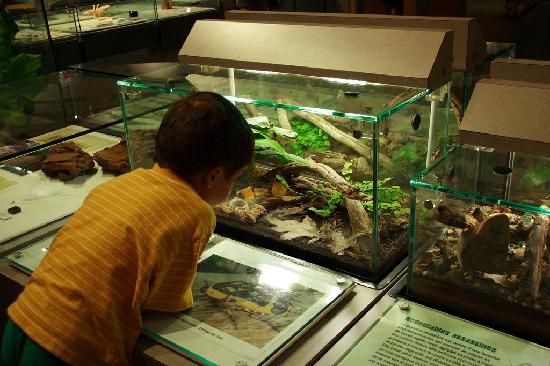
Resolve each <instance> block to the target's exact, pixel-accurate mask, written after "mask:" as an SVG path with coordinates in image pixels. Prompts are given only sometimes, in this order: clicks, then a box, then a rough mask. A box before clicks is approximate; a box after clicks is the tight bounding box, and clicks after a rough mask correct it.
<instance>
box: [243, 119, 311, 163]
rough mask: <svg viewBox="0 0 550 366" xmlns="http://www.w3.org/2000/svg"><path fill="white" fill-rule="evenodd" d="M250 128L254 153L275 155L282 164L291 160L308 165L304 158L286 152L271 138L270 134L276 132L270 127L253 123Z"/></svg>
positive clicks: (274, 134)
mask: <svg viewBox="0 0 550 366" xmlns="http://www.w3.org/2000/svg"><path fill="white" fill-rule="evenodd" d="M250 128H251V129H252V132H253V133H254V149H255V152H256V154H258V155H266V156H275V157H277V158H278V159H279V160H280V161H281V162H282V163H284V164H286V163H288V162H290V161H293V162H295V163H298V164H301V165H306V166H307V165H309V162H308V161H307V160H305V159H304V158H302V157H300V156H298V155H294V154H291V153H288V152H286V150H285V149H284V148H283V147H282V146H281V144H279V143H278V142H277V141H275V140H274V139H273V138H272V136H276V133H275V131H273V130H272V129H271V128H269V127H265V126H258V125H254V124H251V125H250Z"/></svg>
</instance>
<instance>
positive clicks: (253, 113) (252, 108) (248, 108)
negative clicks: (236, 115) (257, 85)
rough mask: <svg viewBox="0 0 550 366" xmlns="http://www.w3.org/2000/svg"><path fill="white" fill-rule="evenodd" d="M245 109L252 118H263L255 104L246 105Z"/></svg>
mask: <svg viewBox="0 0 550 366" xmlns="http://www.w3.org/2000/svg"><path fill="white" fill-rule="evenodd" d="M244 108H245V109H246V112H247V113H248V115H249V116H250V117H259V116H261V114H260V112H258V110H257V109H256V106H255V105H254V104H245V105H244Z"/></svg>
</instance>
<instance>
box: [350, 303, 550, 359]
mask: <svg viewBox="0 0 550 366" xmlns="http://www.w3.org/2000/svg"><path fill="white" fill-rule="evenodd" d="M339 365H340V366H352V365H361V366H363V365H372V366H402V365H414V366H500V365H502V366H505V365H506V366H550V350H549V349H547V348H544V347H541V346H538V345H536V344H533V343H530V342H527V341H524V340H521V339H518V338H515V337H512V336H510V335H507V334H504V333H501V332H498V331H495V330H492V329H489V328H486V327H483V326H480V325H477V324H474V323H471V322H469V321H466V320H463V319H460V318H456V317H453V316H450V315H448V314H445V313H442V312H439V311H436V310H433V309H430V308H427V307H424V306H422V305H419V304H415V303H413V302H410V301H408V300H403V299H400V300H399V301H397V302H396V303H395V304H394V305H393V306H392V307H391V308H390V310H388V312H387V313H386V314H385V315H383V316H382V317H381V318H380V319H379V320H378V321H377V323H375V325H374V326H373V327H372V328H371V329H370V330H369V331H367V332H366V333H365V334H364V335H363V337H362V338H361V339H360V340H359V341H358V342H357V343H356V344H355V345H354V346H353V347H352V348H351V349H350V350H349V351H348V353H347V354H346V355H344V356H343V357H342V359H341V360H340V362H339Z"/></svg>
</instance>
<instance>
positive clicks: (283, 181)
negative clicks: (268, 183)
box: [275, 174, 290, 189]
mask: <svg viewBox="0 0 550 366" xmlns="http://www.w3.org/2000/svg"><path fill="white" fill-rule="evenodd" d="M275 179H277V180H278V181H279V182H281V184H282V185H283V186H285V188H286V189H290V186H289V185H288V182H287V181H286V179H285V177H283V176H282V175H280V174H277V175H275Z"/></svg>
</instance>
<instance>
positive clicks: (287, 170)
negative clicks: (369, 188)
mask: <svg viewBox="0 0 550 366" xmlns="http://www.w3.org/2000/svg"><path fill="white" fill-rule="evenodd" d="M304 171H309V172H312V173H315V174H318V175H320V176H321V177H323V178H324V179H326V180H327V182H329V183H330V184H332V185H333V186H334V188H335V189H336V190H337V191H339V192H342V194H344V196H346V197H348V198H352V199H358V200H362V201H363V200H370V199H372V197H371V196H369V195H367V194H364V193H362V192H361V191H359V189H358V188H357V187H355V186H353V185H351V184H350V183H349V182H348V181H347V180H345V179H344V178H343V177H342V176H340V175H339V174H338V173H337V172H336V171H335V170H334V169H332V168H331V167H329V166H328V165H325V164H321V163H316V162H314V161H310V163H309V165H308V166H305V165H300V164H297V163H289V164H286V165H284V166H283V167H281V168H280V170H279V173H280V174H282V175H283V176H285V177H290V178H291V179H292V178H293V177H295V176H298V175H300V174H301V173H302V172H304Z"/></svg>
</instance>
